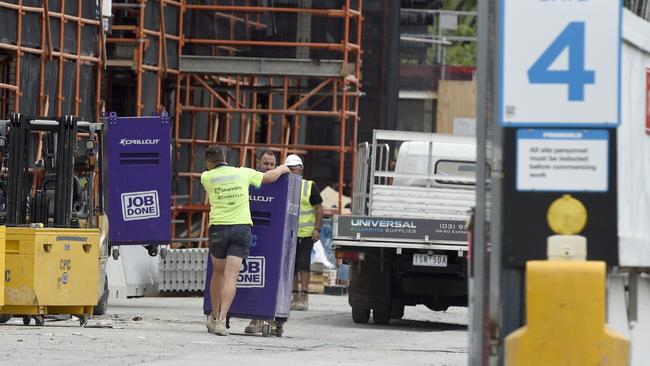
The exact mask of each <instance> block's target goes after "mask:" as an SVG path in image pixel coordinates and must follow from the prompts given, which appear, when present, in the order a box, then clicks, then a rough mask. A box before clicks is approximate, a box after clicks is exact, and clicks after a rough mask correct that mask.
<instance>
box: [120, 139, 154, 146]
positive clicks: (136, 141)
mask: <svg viewBox="0 0 650 366" xmlns="http://www.w3.org/2000/svg"><path fill="white" fill-rule="evenodd" d="M158 143H160V139H121V140H120V145H122V146H126V145H158Z"/></svg>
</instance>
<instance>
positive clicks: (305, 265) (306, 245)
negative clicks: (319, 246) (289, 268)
mask: <svg viewBox="0 0 650 366" xmlns="http://www.w3.org/2000/svg"><path fill="white" fill-rule="evenodd" d="M312 249H314V240H313V239H312V238H311V237H310V236H308V237H306V238H298V245H297V246H296V266H295V269H294V272H293V273H298V272H309V265H310V264H311V250H312Z"/></svg>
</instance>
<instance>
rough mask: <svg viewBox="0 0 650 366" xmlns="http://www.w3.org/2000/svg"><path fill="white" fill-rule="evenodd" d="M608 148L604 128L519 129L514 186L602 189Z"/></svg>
mask: <svg viewBox="0 0 650 366" xmlns="http://www.w3.org/2000/svg"><path fill="white" fill-rule="evenodd" d="M608 152H609V134H608V132H607V131H606V130H535V129H522V130H519V131H517V190H518V191H564V192H572V191H573V192H588V191H591V192H605V191H607V190H608V176H609V164H608V162H609V156H608V155H609V154H608Z"/></svg>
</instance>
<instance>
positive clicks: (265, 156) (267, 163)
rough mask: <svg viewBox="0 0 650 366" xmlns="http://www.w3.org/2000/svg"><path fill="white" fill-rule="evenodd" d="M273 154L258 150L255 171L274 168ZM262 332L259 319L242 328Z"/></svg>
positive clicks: (249, 332) (250, 331)
mask: <svg viewBox="0 0 650 366" xmlns="http://www.w3.org/2000/svg"><path fill="white" fill-rule="evenodd" d="M275 164H276V160H275V154H274V153H273V151H271V150H268V149H265V150H262V151H260V153H259V156H258V158H257V171H258V172H262V173H264V172H266V171H269V170H271V169H275ZM275 328H276V327H275V321H273V322H271V331H270V333H271V334H274V333H275ZM261 332H262V321H261V320H255V319H253V320H251V323H250V324H248V326H247V327H246V328H244V333H247V334H255V333H261Z"/></svg>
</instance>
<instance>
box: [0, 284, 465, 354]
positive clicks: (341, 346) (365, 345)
mask: <svg viewBox="0 0 650 366" xmlns="http://www.w3.org/2000/svg"><path fill="white" fill-rule="evenodd" d="M201 305H202V299H200V298H169V297H154V298H138V299H129V300H122V301H119V302H118V301H114V302H113V303H111V305H110V308H109V315H107V316H103V317H97V318H94V319H91V320H90V321H89V322H88V327H86V328H80V327H79V325H78V321H76V320H65V321H51V322H46V323H45V326H43V327H36V326H34V325H32V326H29V327H25V326H23V325H22V320H21V319H12V320H11V321H10V322H9V323H7V324H5V325H0V365H29V366H44V365H48V366H49V365H120V366H123V365H132V364H140V365H183V366H188V365H217V364H219V365H229V366H230V365H247V366H250V365H259V366H262V365H265V364H268V365H272V366H288V365H298V364H303V365H370V364H372V365H373V366H377V365H409V366H413V365H466V364H467V309H466V308H450V309H449V310H448V311H447V312H432V311H429V310H428V309H427V308H425V307H422V306H418V307H407V308H406V311H405V315H404V319H403V320H400V321H392V322H391V325H390V326H377V325H374V324H372V319H371V321H370V323H369V324H367V325H360V324H354V323H352V319H351V317H350V310H349V307H348V305H347V298H346V297H342V296H323V295H321V296H314V295H312V296H310V309H309V311H308V312H292V315H291V319H290V322H289V323H288V324H287V325H286V328H285V334H284V336H283V337H282V338H277V337H268V338H264V337H262V336H261V335H259V336H258V335H254V336H250V335H244V334H243V329H244V327H245V326H246V324H247V323H248V321H246V320H243V319H234V320H233V321H232V328H231V330H230V331H231V335H230V336H228V337H219V336H215V335H213V334H209V333H207V332H206V329H205V317H204V316H203V315H202V310H201ZM32 324H33V322H32Z"/></svg>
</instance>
